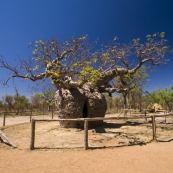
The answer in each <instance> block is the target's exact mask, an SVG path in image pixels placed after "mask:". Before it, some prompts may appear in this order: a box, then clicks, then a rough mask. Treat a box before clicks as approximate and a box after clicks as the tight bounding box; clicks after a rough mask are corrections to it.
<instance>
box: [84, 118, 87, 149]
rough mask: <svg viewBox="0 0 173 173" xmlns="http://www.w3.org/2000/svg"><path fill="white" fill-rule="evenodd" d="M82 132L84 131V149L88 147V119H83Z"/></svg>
mask: <svg viewBox="0 0 173 173" xmlns="http://www.w3.org/2000/svg"><path fill="white" fill-rule="evenodd" d="M84 132H85V137H84V148H85V150H87V149H88V120H84Z"/></svg>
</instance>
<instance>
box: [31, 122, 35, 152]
mask: <svg viewBox="0 0 173 173" xmlns="http://www.w3.org/2000/svg"><path fill="white" fill-rule="evenodd" d="M34 143H35V120H34V119H32V122H31V143H30V150H34Z"/></svg>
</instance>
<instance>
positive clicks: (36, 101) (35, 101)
mask: <svg viewBox="0 0 173 173" xmlns="http://www.w3.org/2000/svg"><path fill="white" fill-rule="evenodd" d="M42 97H43V95H42V94H40V93H36V94H34V95H33V96H31V103H32V107H33V108H34V109H40V107H41V101H42Z"/></svg>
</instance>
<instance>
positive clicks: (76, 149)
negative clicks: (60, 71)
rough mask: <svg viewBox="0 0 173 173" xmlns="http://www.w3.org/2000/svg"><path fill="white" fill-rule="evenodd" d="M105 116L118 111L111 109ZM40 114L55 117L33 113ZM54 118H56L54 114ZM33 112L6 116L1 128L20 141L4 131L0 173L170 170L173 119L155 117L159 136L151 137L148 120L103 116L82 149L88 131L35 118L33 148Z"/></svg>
mask: <svg viewBox="0 0 173 173" xmlns="http://www.w3.org/2000/svg"><path fill="white" fill-rule="evenodd" d="M106 116H117V115H115V114H113V115H112V114H107V115H106ZM34 118H39V119H44V118H46V119H47V118H49V119H51V116H39V117H34ZM55 119H56V117H55ZM29 120H30V119H29V116H27V117H26V116H25V117H24V116H19V117H16V116H15V117H12V116H9V117H7V119H6V126H5V127H3V126H2V122H3V120H2V117H0V130H2V131H3V132H4V133H5V134H6V135H7V136H8V137H9V138H10V139H11V140H12V141H13V143H14V144H15V145H16V146H17V148H13V147H12V146H10V145H8V141H6V140H5V138H3V137H2V136H0V137H1V139H2V140H3V142H0V172H2V173H12V172H13V173H37V172H40V173H59V172H61V173H85V172H87V173H88V172H91V173H102V172H104V173H105V172H109V173H115V172H119V173H126V172H128V173H129V172H138V173H144V172H145V173H150V172H151V173H155V172H157V173H163V172H165V173H169V172H170V173H172V172H173V164H172V156H173V142H172V139H173V118H171V117H170V118H167V121H166V122H167V123H166V124H165V119H164V118H157V119H156V122H157V129H156V131H157V140H158V141H159V142H153V141H152V126H151V123H150V121H149V120H147V121H146V120H145V119H140V120H133V121H131V120H130V121H129V120H116V121H105V122H103V125H102V126H101V127H97V128H94V129H89V131H88V138H89V139H88V144H89V150H86V151H85V150H84V130H83V129H75V128H66V129H65V128H62V127H60V126H59V124H58V122H36V135H35V148H36V149H35V150H32V151H31V150H30V149H29V147H30V135H31V124H30V122H29Z"/></svg>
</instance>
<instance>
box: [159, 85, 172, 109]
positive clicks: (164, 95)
mask: <svg viewBox="0 0 173 173" xmlns="http://www.w3.org/2000/svg"><path fill="white" fill-rule="evenodd" d="M157 93H158V97H159V99H160V103H161V104H165V105H166V106H167V108H168V110H169V111H172V108H173V86H172V87H170V88H168V89H158V91H157Z"/></svg>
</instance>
